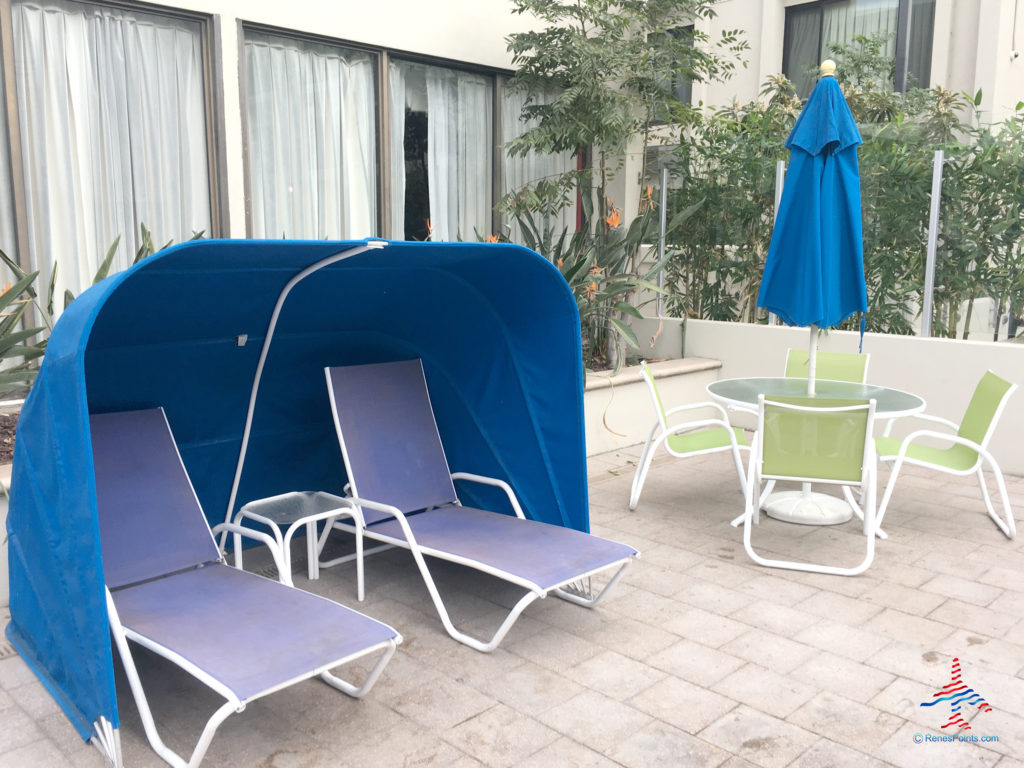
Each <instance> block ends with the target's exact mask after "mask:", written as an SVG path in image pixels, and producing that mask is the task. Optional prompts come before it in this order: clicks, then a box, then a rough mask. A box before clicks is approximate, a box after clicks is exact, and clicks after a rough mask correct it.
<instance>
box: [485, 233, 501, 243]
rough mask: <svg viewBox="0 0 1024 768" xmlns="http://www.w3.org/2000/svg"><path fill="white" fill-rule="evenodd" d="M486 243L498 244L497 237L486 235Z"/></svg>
mask: <svg viewBox="0 0 1024 768" xmlns="http://www.w3.org/2000/svg"><path fill="white" fill-rule="evenodd" d="M487 242H488V243H496V242H498V236H497V235H488V236H487Z"/></svg>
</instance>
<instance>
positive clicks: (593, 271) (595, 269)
mask: <svg viewBox="0 0 1024 768" xmlns="http://www.w3.org/2000/svg"><path fill="white" fill-rule="evenodd" d="M590 274H592V275H600V274H601V268H600V267H598V266H596V265H595V266H593V267H591V268H590Z"/></svg>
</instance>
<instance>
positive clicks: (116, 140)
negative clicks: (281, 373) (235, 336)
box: [12, 0, 211, 295]
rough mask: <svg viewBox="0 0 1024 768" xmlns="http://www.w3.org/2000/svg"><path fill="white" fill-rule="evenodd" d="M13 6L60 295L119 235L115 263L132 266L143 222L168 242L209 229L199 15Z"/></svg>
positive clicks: (18, 66) (34, 224)
mask: <svg viewBox="0 0 1024 768" xmlns="http://www.w3.org/2000/svg"><path fill="white" fill-rule="evenodd" d="M12 15H13V22H14V58H15V72H14V74H15V81H16V84H17V100H18V111H19V120H20V128H21V141H22V148H23V156H24V167H25V172H24V175H25V178H24V184H25V191H26V200H27V208H28V211H27V216H28V229H29V243H28V248H29V259H30V262H31V267H32V269H38V270H40V271H41V273H42V274H41V276H40V280H41V282H43V281H46V280H49V276H50V272H51V270H52V269H53V265H54V263H55V261H56V260H59V263H60V267H59V269H58V272H57V278H58V279H57V290H58V295H62V294H63V292H64V289H65V288H69V289H71V290H72V291H73V292H76V293H77V292H79V291H81V290H82V289H83V288H86V287H88V285H89V284H90V283H91V282H92V278H93V275H94V274H95V272H96V269H97V267H98V265H99V262H100V261H101V260H102V258H103V257H104V256H105V255H106V251H107V248H108V247H109V245H110V243H111V242H112V241H113V240H114V238H115V237H117V236H118V235H120V236H121V246H120V248H119V249H118V252H117V256H116V258H115V260H114V265H113V269H115V270H116V269H122V268H124V267H127V266H128V265H129V264H130V263H131V261H132V259H133V258H134V255H135V251H136V249H137V248H138V244H139V239H140V235H139V226H140V224H145V225H146V226H147V227H148V228H149V229H150V230H151V231H152V232H153V239H154V241H156V242H157V244H158V245H162V244H163V243H164V242H166V241H167V240H170V239H174V240H179V241H180V240H184V239H188V238H189V237H190V236H191V234H192V232H193V231H198V230H202V231H205V232H206V233H209V232H210V225H211V219H210V191H209V170H208V160H207V146H206V99H205V92H204V86H203V66H202V43H201V36H200V32H201V28H200V26H199V24H198V23H195V22H189V21H184V20H179V19H171V18H164V17H160V16H153V15H149V14H142V13H136V12H134V11H126V10H122V9H118V8H108V7H99V6H92V5H86V4H82V3H73V2H61V1H60V0H46V2H31V3H15V4H14V5H13V8H12ZM44 284H45V283H44Z"/></svg>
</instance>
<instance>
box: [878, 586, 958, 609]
mask: <svg viewBox="0 0 1024 768" xmlns="http://www.w3.org/2000/svg"><path fill="white" fill-rule="evenodd" d="M864 600H867V601H868V602H869V603H875V604H876V605H881V606H884V607H886V608H895V609H896V610H898V611H900V612H901V613H909V614H911V615H914V616H927V615H928V614H929V613H931V612H932V611H934V610H935V609H936V608H938V607H939V606H940V605H942V604H943V603H944V602H946V596H945V595H935V594H931V593H929V592H922V591H921V590H920V589H912V588H910V587H904V586H903V585H901V584H891V583H884V582H883V583H882V584H879V585H878V586H877V587H875V588H874V589H872V590H871V591H869V592H865V593H864Z"/></svg>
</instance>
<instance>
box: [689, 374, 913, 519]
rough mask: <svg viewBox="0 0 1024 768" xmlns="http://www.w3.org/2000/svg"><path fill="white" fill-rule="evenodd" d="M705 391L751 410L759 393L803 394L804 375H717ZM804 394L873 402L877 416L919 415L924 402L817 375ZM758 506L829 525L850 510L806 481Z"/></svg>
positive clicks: (754, 409)
mask: <svg viewBox="0 0 1024 768" xmlns="http://www.w3.org/2000/svg"><path fill="white" fill-rule="evenodd" d="M707 391H708V394H709V395H710V396H711V397H712V399H714V400H716V401H718V402H720V403H722V404H723V405H726V406H728V407H730V408H733V409H736V410H742V411H748V412H750V413H757V398H758V396H759V395H764V396H765V397H772V396H776V397H808V394H807V379H796V378H787V377H783V376H762V377H752V378H746V379H720V380H718V381H713V382H711V383H710V384H708V385H707ZM810 397H811V398H820V399H823V400H827V399H829V398H843V399H850V400H874V401H875V416H876V418H883V419H895V418H899V417H901V416H910V415H912V414H915V413H920V412H921V411H923V410H924V405H925V403H924V398H922V397H918V396H917V395H914V394H911V393H910V392H904V391H903V390H901V389H893V388H892V387H883V386H879V385H878V384H859V383H856V382H851V381H831V380H828V379H817V380H816V381H815V382H814V394H813V395H810ZM762 509H764V511H765V513H766V514H768V515H770V516H771V517H774V518H776V519H778V520H786V521H788V522H791V523H800V524H803V525H834V524H837V523H845V522H846V521H847V520H849V519H850V518H851V517H852V516H853V510H852V509H850V505H849V504H847V503H846V502H845V501H844V500H842V499H839V498H836V497H835V496H830V495H828V494H822V493H812V492H811V490H810V484H804V487H803V489H802V490H800V491H782V492H779V493H773V494H771V495H769V496H768V498H767V499H765V500H764V502H763V504H762ZM738 519H741V518H738ZM733 522H735V521H733Z"/></svg>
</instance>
